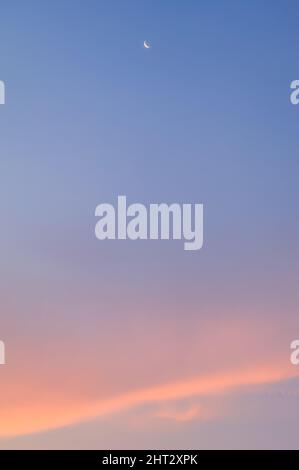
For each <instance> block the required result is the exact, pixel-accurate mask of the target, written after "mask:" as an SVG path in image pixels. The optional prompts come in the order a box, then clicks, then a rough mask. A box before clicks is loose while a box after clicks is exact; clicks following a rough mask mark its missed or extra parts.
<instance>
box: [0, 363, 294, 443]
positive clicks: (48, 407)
mask: <svg viewBox="0 0 299 470" xmlns="http://www.w3.org/2000/svg"><path fill="white" fill-rule="evenodd" d="M297 376H298V371H297V369H296V368H295V367H292V366H290V367H287V368H286V367H285V365H284V366H282V365H281V364H280V365H278V364H275V365H273V364H265V365H264V366H262V367H256V366H255V367H251V368H247V369H245V368H244V369H241V370H232V371H226V372H221V373H213V374H208V375H205V376H200V377H195V378H191V379H189V380H182V381H176V382H171V383H167V384H162V385H158V386H153V387H147V388H144V389H139V390H134V391H130V392H128V393H124V394H121V395H118V396H115V397H111V398H107V399H102V400H99V401H93V402H90V401H87V400H86V401H84V400H83V401H81V402H79V401H77V400H74V401H72V397H71V395H69V396H66V397H65V400H64V401H63V402H59V403H55V402H49V403H48V404H43V405H41V404H37V405H35V404H31V405H30V406H22V407H18V406H13V407H8V408H7V407H6V408H3V409H2V410H1V430H0V437H9V436H17V435H22V434H29V433H35V432H41V431H45V430H50V429H55V428H60V427H63V426H68V425H72V424H75V423H79V422H85V421H88V420H91V419H95V418H99V417H103V416H107V415H111V414H115V413H119V412H122V411H124V410H128V409H132V408H134V407H138V406H140V405H143V404H152V403H157V404H160V405H163V404H167V405H168V404H169V403H171V402H175V401H176V400H180V399H186V398H192V397H200V396H217V395H221V394H225V393H229V392H233V391H236V390H239V389H240V388H246V387H250V386H255V385H263V384H272V383H279V382H280V381H283V380H286V379H288V378H291V377H297ZM161 410H162V411H161V412H160V413H161V416H163V415H164V417H167V416H168V417H169V418H171V419H175V420H177V421H181V422H183V421H186V420H188V419H189V420H192V419H195V418H196V417H199V416H200V414H201V413H203V410H202V409H201V408H200V407H198V406H197V407H190V408H189V409H188V408H187V409H186V410H184V411H178V410H177V411H175V409H174V408H173V409H172V411H171V408H169V409H168V411H167V408H164V411H163V408H161ZM203 416H204V414H203Z"/></svg>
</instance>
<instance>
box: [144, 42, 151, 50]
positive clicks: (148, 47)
mask: <svg viewBox="0 0 299 470" xmlns="http://www.w3.org/2000/svg"><path fill="white" fill-rule="evenodd" d="M143 45H144V47H145V49H150V48H151V45H150V43H149V42H148V41H144V43H143Z"/></svg>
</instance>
